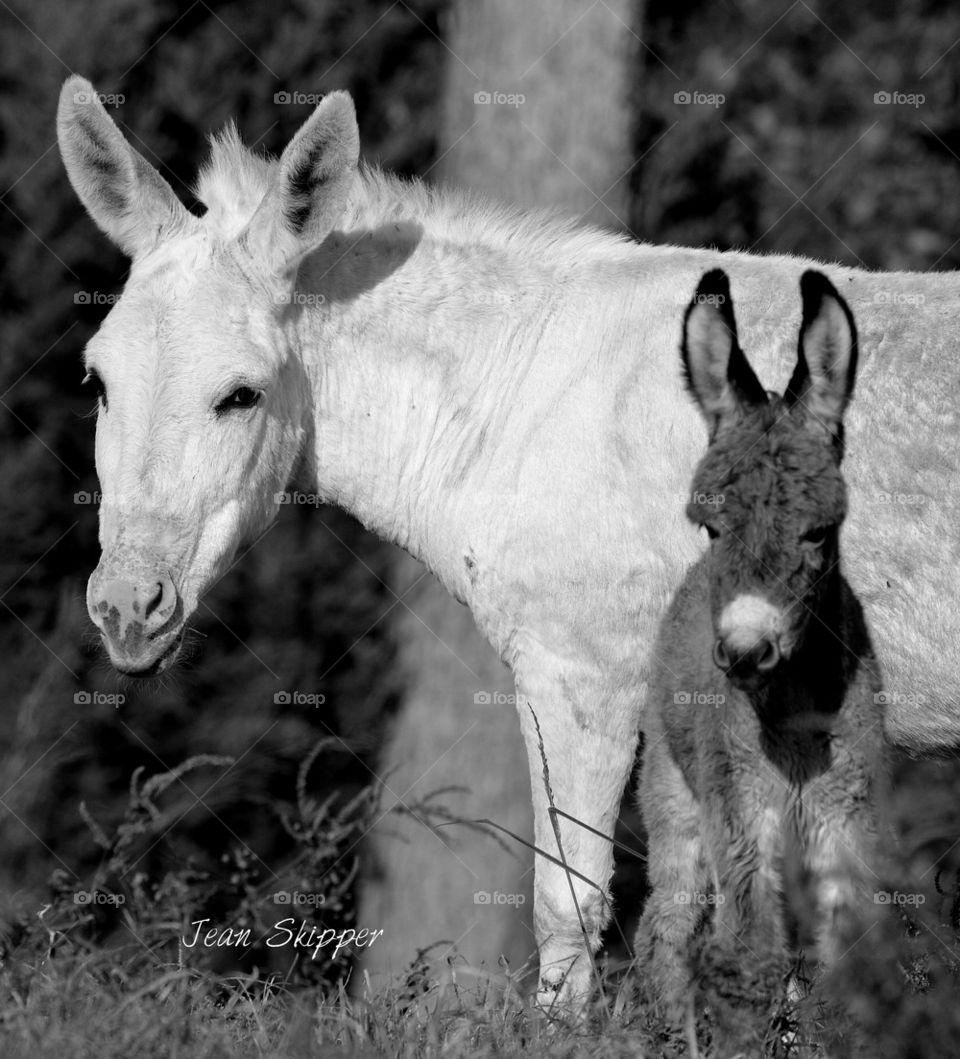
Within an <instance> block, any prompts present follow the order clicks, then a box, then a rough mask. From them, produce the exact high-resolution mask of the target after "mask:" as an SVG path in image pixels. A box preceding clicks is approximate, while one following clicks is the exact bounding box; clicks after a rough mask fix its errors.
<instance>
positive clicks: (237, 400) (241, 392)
mask: <svg viewBox="0 0 960 1059" xmlns="http://www.w3.org/2000/svg"><path fill="white" fill-rule="evenodd" d="M262 396H263V394H262V392H261V391H260V390H255V389H254V388H253V387H252V386H238V387H237V388H236V389H235V390H234V391H233V392H232V393H231V394H229V395H228V396H227V397H224V399H223V400H222V401H221V402H220V403H219V404H218V405H217V407H216V413H217V415H223V414H224V413H225V412H231V411H233V409H235V408H253V406H254V405H255V404H258V403H259V402H260V398H261V397H262Z"/></svg>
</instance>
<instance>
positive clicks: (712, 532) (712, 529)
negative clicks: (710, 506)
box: [703, 522, 720, 541]
mask: <svg viewBox="0 0 960 1059" xmlns="http://www.w3.org/2000/svg"><path fill="white" fill-rule="evenodd" d="M703 528H704V529H705V530H706V531H707V536H708V537H709V538H710V540H712V541H715V540H716V539H717V537H719V536H720V530H718V529H717V527H716V526H710V525H708V524H707V523H706V522H704V523H703Z"/></svg>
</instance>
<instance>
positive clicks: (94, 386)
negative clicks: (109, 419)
mask: <svg viewBox="0 0 960 1059" xmlns="http://www.w3.org/2000/svg"><path fill="white" fill-rule="evenodd" d="M82 385H83V386H87V387H89V388H90V389H91V390H93V393H94V396H95V397H96V399H97V400H98V401H102V402H103V407H104V408H106V407H107V388H106V386H104V384H103V379H101V378H100V376H99V375H98V374H97V373H96V372H95V371H94V370H93V369H92V368H90V369H89V370H88V371H87V374H86V375H84V377H83V383H82Z"/></svg>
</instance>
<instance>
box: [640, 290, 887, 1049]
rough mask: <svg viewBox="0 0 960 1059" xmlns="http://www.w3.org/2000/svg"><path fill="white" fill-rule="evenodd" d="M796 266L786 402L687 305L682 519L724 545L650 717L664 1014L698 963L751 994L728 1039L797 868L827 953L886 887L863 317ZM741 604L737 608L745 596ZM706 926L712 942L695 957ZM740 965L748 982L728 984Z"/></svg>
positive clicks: (710, 978) (784, 959)
mask: <svg viewBox="0 0 960 1059" xmlns="http://www.w3.org/2000/svg"><path fill="white" fill-rule="evenodd" d="M809 275H810V274H808V276H809ZM804 282H805V287H806V290H805V292H804V293H805V299H804V300H805V303H806V306H807V308H809V310H810V311H809V312H808V313H805V318H804V326H803V330H802V332H801V340H800V351H801V353H800V362H799V366H798V371H797V373H796V374H795V376H794V379H793V382H792V384H791V389H790V391H788V394H787V396H786V398H785V399H781V398H779V397H777V396H775V395H770V396H769V397H766V396H764V394H763V391H762V390H761V389H759V387H758V386H757V385H756V382H755V379H754V378H751V377H752V375H753V373H752V370H751V369H750V367H749V364H748V363H747V361H746V358H745V357H743V354H742V353H741V352H740V350H739V348H738V346H737V343H736V336H735V329H731V328H728V327H727V326H726V325H725V324H723V322H722V321H721V320H720V316H719V313H718V312H717V311H716V310H714V309H712V308H709V307H706V306H704V305H703V304H702V303H698V302H697V301H696V300H695V301H694V303H693V305H692V306H691V312H690V313H688V317H687V324H686V329H685V340H684V346H683V353H684V359H685V363H686V364H687V377H688V379H689V382H690V388H691V390H692V392H693V394H694V397H695V399H696V400H697V402H698V403H699V404H700V406H701V410H702V411H703V414H704V417H705V419H706V420H707V423H708V425H709V426H710V428H711V430H712V433H713V441H712V442H711V444H710V447H709V449H708V451H707V454H706V455H705V456H704V458H703V459H702V460H701V462H700V464H699V466H698V467H697V470H696V473H695V475H694V480H693V491H692V493H693V495H692V498H691V502H690V503H689V505H688V507H687V515H688V517H689V518H690V520H691V521H692V522H693V523H694V524H696V525H698V526H703V527H706V528H707V529H708V530H709V531H710V533H711V537H712V538H713V539H712V543H711V545H710V549H709V551H708V553H707V554H706V555H704V556H703V557H702V558H701V559H700V560H699V561H698V562H697V563H696V564H695V565H694V566H693V568H692V569H691V570H690V572H689V574H688V575H687V577H686V578H685V580H684V582H683V585H682V586H681V587H680V589H679V591H678V592H677V594H676V596H675V598H674V600H673V603H672V604H671V606H670V609H669V611H668V614H667V616H666V618H665V620H664V623H663V626H662V628H661V630H660V634H659V637H658V641H657V646H656V648H655V657H656V660H657V661H656V667H655V670H654V676H653V681H652V688H651V701H650V707H649V709H648V711H647V713H646V718H645V723H644V726H643V731H644V762H643V774H642V775H643V778H642V793H641V797H640V804H641V808H642V811H643V814H644V820H645V822H646V825H647V828H648V835H649V838H648V865H649V874H650V879H651V883H652V893H651V896H650V898H649V901H648V904H647V907H646V909H645V911H644V915H643V919H642V922H641V925H640V928H639V933H638V939H637V946H638V952H639V953H640V954H641V958H642V960H643V961H644V963H645V964H646V965H648V966H650V967H651V969H652V974H651V975H650V982H651V984H652V985H653V986H654V989H655V991H656V992H657V993H658V995H659V997H660V999H661V1000H662V1001H663V1003H664V1006H665V1009H666V1012H667V1014H668V1016H669V1017H670V1018H671V1019H672V1020H673V1021H674V1022H677V1023H679V1022H680V1020H681V1018H682V1015H683V1012H684V1009H685V1008H686V1006H687V1005H688V1004H689V1003H690V1002H691V1000H692V998H693V996H694V993H693V991H692V989H693V986H694V983H695V982H696V981H697V980H698V978H699V977H700V976H701V975H702V976H703V978H704V979H706V980H707V982H709V983H710V985H711V992H712V994H713V997H714V1001H715V1002H717V998H718V997H722V996H724V995H726V996H727V997H728V999H729V998H731V997H732V998H736V997H740V1000H739V1001H736V1000H734V1001H733V1003H734V1006H737V1005H740V1006H741V1010H740V1012H739V1015H737V1014H733V1013H731V1012H722V1013H721V1016H720V1018H719V1027H720V1029H719V1032H720V1033H721V1034H722V1035H724V1036H725V1038H726V1040H725V1044H724V1047H727V1048H734V1049H735V1048H737V1047H739V1048H742V1047H747V1046H748V1045H749V1044H750V1043H751V1040H752V1036H751V1035H753V1034H755V1032H756V1020H751V1019H749V1018H747V1019H745V1018H744V1010H743V999H744V998H745V997H746V998H747V999H748V1002H747V1003H746V1005H745V1006H746V1008H747V1009H749V1010H754V1011H756V1010H758V1009H759V1010H768V1009H769V1008H770V1006H771V1003H772V1002H773V1001H775V999H776V995H777V992H778V989H779V987H780V985H781V982H782V977H783V974H784V972H785V971H786V969H787V966H788V961H789V946H788V941H790V940H792V941H794V942H796V941H797V935H798V931H799V929H800V926H802V914H801V913H802V910H803V907H804V905H803V902H802V901H800V900H798V894H797V888H796V883H797V881H798V880H800V879H805V880H806V883H807V886H809V888H810V891H811V895H812V899H813V904H814V907H815V913H814V916H813V920H814V922H813V924H812V928H813V929H812V936H811V937H807V938H806V939H805V940H806V941H807V942H808V944H810V947H812V948H813V949H815V951H816V952H817V954H818V955H819V957H820V958H821V959H822V960H824V961H828V962H829V961H833V960H835V959H836V958H837V956H839V955H840V953H842V951H843V948H844V946H845V944H846V942H845V941H844V939H847V942H849V941H850V940H852V939H851V938H850V936H849V935H850V930H851V927H852V925H853V923H855V922H856V917H857V914H858V907H857V906H858V904H859V914H862V912H863V910H864V909H865V908H867V907H869V906H870V905H871V904H872V897H871V893H870V891H875V890H876V889H877V886H878V880H877V876H876V875H875V874H874V872H873V868H874V866H875V864H876V860H877V848H876V845H877V837H878V833H879V824H878V815H877V814H878V810H877V806H878V801H879V798H880V794H881V792H882V791H883V789H884V788H885V786H886V761H885V749H884V740H883V704H882V700H883V696H882V694H881V684H880V675H879V669H878V666H877V662H876V659H875V657H874V654H873V649H872V647H871V644H870V637H869V634H868V632H867V627H866V623H865V621H864V617H863V612H862V610H861V607H860V604H859V603H858V602H857V599H856V597H855V595H854V594H853V592H852V590H851V588H850V586H849V584H848V583H847V581H846V580H845V579H844V577H843V575H842V574H841V573H840V565H839V550H838V530H839V526H840V523H841V522H842V521H843V518H844V515H845V511H846V496H845V488H844V483H843V479H842V477H841V474H840V468H839V458H840V449H839V445H838V444H837V439H838V437H839V435H840V427H841V426H842V414H843V409H844V407H845V405H846V401H847V399H848V397H849V394H850V391H851V390H852V386H853V377H854V371H855V364H856V341H855V332H854V331H853V329H852V328H853V325H852V319H849V318H848V316H846V315H845V309H846V307H845V306H843V303H842V300H840V299H839V298H838V297H837V296H836V295H835V292H834V291H833V290H832V288H831V287H830V286H829V284H827V282H826V281H825V280H823V278H822V277H820V280H819V282H818V281H815V280H808V279H807V278H806V277H805V280H804ZM711 283H712V284H713V285H714V286H716V285H718V284H722V287H723V288H724V296H725V298H726V299H727V300H726V302H725V305H726V307H727V309H728V310H729V314H730V315H729V319H730V320H731V321H732V302H731V301H730V300H729V288H728V287H727V286H726V279H725V277H723V278H722V279H719V278H718V277H717V275H716V274H713V275H712V276H708V277H706V281H705V284H703V285H701V291H702V290H703V287H704V286H709V285H710V284H711ZM824 284H825V285H826V286H823V285H824ZM813 286H819V291H818V296H814V294H813V293H812V292H811V289H810V288H811V287H813ZM836 307H842V309H843V310H844V311H841V312H839V313H837V312H834V309H835V308H836ZM707 314H713V315H714V316H715V317H716V319H715V320H713V321H712V322H708V323H706V324H702V325H699V330H700V333H701V334H706V335H707V336H708V338H707V340H706V342H704V343H702V344H701V345H700V346H699V347H696V346H695V347H694V348H693V349H691V332H692V331H695V330H697V329H698V324H697V322H696V321H695V320H694V316H695V315H701V316H703V315H707ZM829 317H832V320H830V319H828V318H829ZM847 334H848V335H849V338H845V335H847ZM808 361H809V364H808ZM746 395H752V396H746ZM758 395H759V396H758ZM718 409H719V411H718ZM738 599H746V600H747V601H748V603H747V605H745V606H742V607H739V608H736V607H734V606H733V605H732V604H734V603H735V602H736V601H737V600H738ZM761 604H762V605H761ZM731 614H732V615H739V616H740V618H741V620H743V621H745V622H746V623H747V625H748V629H749V635H748V637H747V638H746V639H743V638H741V639H739V640H738V639H737V637H736V635H735V634H736V632H737V630H736V628H735V626H736V621H737V618H736V617H734V618H733V619H732V620H731V621H729V622H725V621H724V616H725V615H731ZM751 641H752V642H751ZM768 641H769V642H768ZM731 644H732V646H731ZM719 645H723V650H722V652H721V653H722V654H723V655H724V657H723V659H722V664H719V663H718V661H717V646H719ZM758 646H763V647H764V648H766V649H765V650H757V648H758ZM770 651H772V652H773V654H772V655H771V654H770V653H769V652H770ZM771 660H772V664H771ZM791 878H792V879H793V883H794V885H793V887H791V886H790V885H788V880H789V879H791ZM791 911H792V917H791V915H790V913H791ZM791 923H792V927H791ZM698 934H704V936H705V937H706V938H707V939H708V940H707V941H706V943H705V944H704V943H703V942H702V941H701V947H702V948H703V949H704V950H705V951H703V952H701V953H700V954H699V958H698V959H696V960H695V959H694V958H693V957H694V952H695V945H694V939H695V936H696V935H698ZM811 943H812V944H811ZM738 977H742V978H743V979H744V981H749V983H750V988H749V989H739V990H738V989H737V987H736V985H735V983H734V982H731V981H730V979H731V978H733V979H736V978H738ZM721 1006H722V1001H721ZM753 1043H755V1041H754V1042H753ZM718 1054H728V1052H725V1051H723V1050H722V1048H721V1051H720V1052H718Z"/></svg>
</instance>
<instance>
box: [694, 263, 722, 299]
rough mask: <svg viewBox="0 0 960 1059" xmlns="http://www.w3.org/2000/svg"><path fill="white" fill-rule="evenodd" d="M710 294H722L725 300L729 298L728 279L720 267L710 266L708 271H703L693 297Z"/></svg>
mask: <svg viewBox="0 0 960 1059" xmlns="http://www.w3.org/2000/svg"><path fill="white" fill-rule="evenodd" d="M711 294H722V295H723V296H724V297H725V298H726V299H727V300H729V298H730V280H729V279H728V278H727V274H726V272H724V271H723V269H722V268H712V269H710V271H709V272H704V274H703V275H702V276H701V277H700V282H699V283H698V284H697V293H696V294H695V295H694V299H695V300H696V298H697V297H699V296H700V295H703V296H704V297H709V296H710V295H711Z"/></svg>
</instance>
